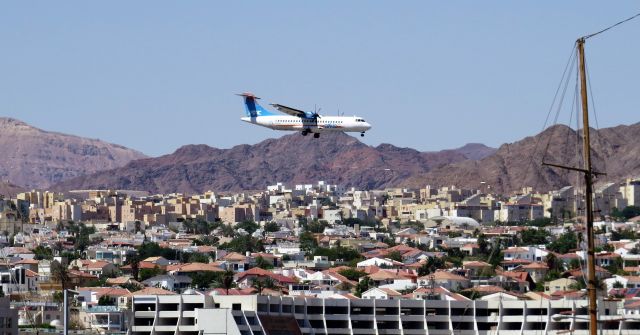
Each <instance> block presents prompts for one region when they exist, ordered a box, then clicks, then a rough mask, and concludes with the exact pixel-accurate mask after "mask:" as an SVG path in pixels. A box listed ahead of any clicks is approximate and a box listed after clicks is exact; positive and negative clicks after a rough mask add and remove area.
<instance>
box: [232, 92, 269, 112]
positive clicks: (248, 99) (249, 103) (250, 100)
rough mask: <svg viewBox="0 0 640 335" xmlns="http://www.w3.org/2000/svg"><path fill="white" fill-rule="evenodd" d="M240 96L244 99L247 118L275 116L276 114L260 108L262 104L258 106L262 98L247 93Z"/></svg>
mask: <svg viewBox="0 0 640 335" xmlns="http://www.w3.org/2000/svg"><path fill="white" fill-rule="evenodd" d="M238 95H239V96H241V97H243V98H244V110H245V113H247V116H249V117H256V116H267V115H275V114H274V113H272V112H270V111H268V110H266V109H265V108H264V107H262V106H260V104H258V101H257V100H258V99H260V98H258V97H257V96H255V95H253V93H247V92H245V93H241V94H238Z"/></svg>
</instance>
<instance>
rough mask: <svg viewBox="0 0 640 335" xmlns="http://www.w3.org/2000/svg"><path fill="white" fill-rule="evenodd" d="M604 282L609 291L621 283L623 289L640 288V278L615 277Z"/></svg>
mask: <svg viewBox="0 0 640 335" xmlns="http://www.w3.org/2000/svg"><path fill="white" fill-rule="evenodd" d="M604 282H605V284H606V285H607V291H608V290H611V289H612V288H614V287H613V286H614V284H615V283H616V282H618V283H620V285H622V287H623V288H640V276H618V275H613V277H611V278H607V279H605V280H604Z"/></svg>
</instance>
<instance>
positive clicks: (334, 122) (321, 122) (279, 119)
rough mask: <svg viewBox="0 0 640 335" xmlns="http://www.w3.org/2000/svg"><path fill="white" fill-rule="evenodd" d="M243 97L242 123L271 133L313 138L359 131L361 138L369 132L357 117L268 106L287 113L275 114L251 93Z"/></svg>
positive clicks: (276, 105)
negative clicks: (324, 114) (280, 132)
mask: <svg viewBox="0 0 640 335" xmlns="http://www.w3.org/2000/svg"><path fill="white" fill-rule="evenodd" d="M237 95H239V96H241V97H243V98H244V107H245V112H246V113H247V116H246V117H243V118H241V120H242V121H244V122H248V123H251V124H257V125H259V126H263V127H267V128H270V129H274V130H290V131H291V130H293V131H300V132H301V133H302V135H303V136H307V135H309V134H313V137H314V138H318V137H320V133H324V132H330V131H342V132H358V133H360V136H364V133H365V132H366V131H367V130H369V129H371V125H370V124H369V123H368V122H366V121H365V120H364V119H363V118H361V117H359V116H322V115H320V114H318V112H319V110H317V111H314V112H305V111H302V110H299V109H295V108H291V107H287V106H284V105H279V104H271V106H273V107H274V108H275V109H277V110H278V111H280V112H282V113H284V114H287V115H282V114H276V113H273V112H271V111H268V110H267V109H265V108H264V107H262V106H260V104H258V101H257V100H258V99H260V98H258V97H256V96H255V95H253V94H252V93H241V94H237Z"/></svg>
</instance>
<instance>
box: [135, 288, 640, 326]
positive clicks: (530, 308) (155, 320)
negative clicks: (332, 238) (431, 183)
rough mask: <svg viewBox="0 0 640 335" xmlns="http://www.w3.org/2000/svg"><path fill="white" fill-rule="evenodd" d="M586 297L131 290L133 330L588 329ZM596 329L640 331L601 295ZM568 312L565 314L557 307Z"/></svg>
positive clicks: (635, 319) (639, 319)
mask: <svg viewBox="0 0 640 335" xmlns="http://www.w3.org/2000/svg"><path fill="white" fill-rule="evenodd" d="M586 305H587V302H586V301H585V300H539V301H536V300H506V299H489V300H466V301H459V300H454V301H446V300H409V299H406V300H388V299H385V300H378V299H347V298H345V299H317V298H293V297H270V296H257V295H250V296H235V295H231V296H206V295H176V296H135V297H134V298H133V304H132V306H133V315H134V317H133V325H132V326H131V327H130V328H129V329H130V334H131V335H151V334H155V335H170V334H178V333H179V334H183V335H197V334H214V333H215V334H234V335H264V334H304V335H307V334H332V335H338V334H342V335H355V334H369V335H382V334H388V335H391V334H393V335H427V334H429V335H445V334H446V335H449V334H463V335H466V334H468V335H471V334H475V335H480V334H503V335H530V334H531V335H533V334H556V333H558V332H563V331H568V330H573V332H572V333H573V334H576V335H580V334H587V333H588V322H587V307H585V306H586ZM599 305H600V308H599V310H598V312H599V313H600V315H599V319H600V320H603V321H606V322H603V323H602V325H603V329H602V330H601V331H600V332H599V333H601V334H605V335H606V334H640V316H635V315H624V318H621V316H622V315H620V314H621V313H622V312H623V311H622V309H621V308H619V307H618V303H617V301H600V302H599ZM572 311H573V312H575V313H573V314H572V315H571V316H568V317H558V315H562V314H567V313H571V312H572Z"/></svg>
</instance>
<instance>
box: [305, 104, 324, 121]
mask: <svg viewBox="0 0 640 335" xmlns="http://www.w3.org/2000/svg"><path fill="white" fill-rule="evenodd" d="M321 110H322V108H317V107H316V105H314V106H313V113H307V117H308V118H310V119H313V120H314V121H315V122H318V119H320V118H322V115H320V114H319V112H320V111H321Z"/></svg>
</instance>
